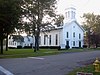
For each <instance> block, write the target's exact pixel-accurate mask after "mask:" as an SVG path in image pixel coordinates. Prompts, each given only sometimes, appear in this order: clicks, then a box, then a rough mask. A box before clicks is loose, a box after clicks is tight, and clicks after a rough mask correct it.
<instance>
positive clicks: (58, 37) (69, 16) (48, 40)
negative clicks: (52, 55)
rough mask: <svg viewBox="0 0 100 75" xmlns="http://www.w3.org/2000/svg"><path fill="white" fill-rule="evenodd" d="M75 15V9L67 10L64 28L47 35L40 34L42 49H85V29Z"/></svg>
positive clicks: (58, 28)
mask: <svg viewBox="0 0 100 75" xmlns="http://www.w3.org/2000/svg"><path fill="white" fill-rule="evenodd" d="M75 15H76V9H75V8H73V7H70V8H67V9H66V12H65V17H64V24H63V26H60V27H57V28H56V29H53V30H51V31H50V32H47V34H44V33H43V32H41V33H40V47H41V46H42V47H43V46H44V47H45V46H48V47H53V46H54V47H59V46H60V47H61V48H65V47H66V46H69V47H70V48H75V47H83V43H84V42H83V39H84V29H83V28H82V27H81V26H80V25H79V23H78V22H77V20H76V18H75Z"/></svg>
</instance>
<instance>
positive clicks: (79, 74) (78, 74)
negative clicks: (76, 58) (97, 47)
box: [77, 72, 93, 75]
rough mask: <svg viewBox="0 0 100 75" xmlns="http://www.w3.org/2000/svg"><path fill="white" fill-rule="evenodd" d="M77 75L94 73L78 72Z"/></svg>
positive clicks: (91, 74)
mask: <svg viewBox="0 0 100 75" xmlns="http://www.w3.org/2000/svg"><path fill="white" fill-rule="evenodd" d="M77 75H93V73H84V72H77Z"/></svg>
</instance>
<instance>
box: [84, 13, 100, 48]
mask: <svg viewBox="0 0 100 75" xmlns="http://www.w3.org/2000/svg"><path fill="white" fill-rule="evenodd" d="M83 18H84V22H83V25H84V26H83V27H84V29H85V30H86V39H87V43H88V46H89V47H90V45H95V47H97V46H98V44H100V42H99V40H100V39H99V38H100V15H95V14H93V13H92V14H91V13H87V14H86V13H85V14H84V15H83Z"/></svg>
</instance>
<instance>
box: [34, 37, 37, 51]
mask: <svg viewBox="0 0 100 75" xmlns="http://www.w3.org/2000/svg"><path fill="white" fill-rule="evenodd" d="M36 51H37V36H35V47H34V52H36Z"/></svg>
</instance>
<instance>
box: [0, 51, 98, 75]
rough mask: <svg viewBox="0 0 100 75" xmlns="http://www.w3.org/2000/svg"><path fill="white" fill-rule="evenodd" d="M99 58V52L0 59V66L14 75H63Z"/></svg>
mask: <svg viewBox="0 0 100 75" xmlns="http://www.w3.org/2000/svg"><path fill="white" fill-rule="evenodd" d="M96 57H100V51H92V52H78V53H64V54H59V55H52V56H42V57H38V58H16V59H0V66H2V67H3V68H5V69H6V70H8V71H10V72H11V73H13V74H14V75H65V74H67V73H68V72H69V71H71V70H73V69H74V68H76V67H81V66H84V64H83V63H84V62H85V61H88V60H89V61H90V60H93V59H95V58H96Z"/></svg>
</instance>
